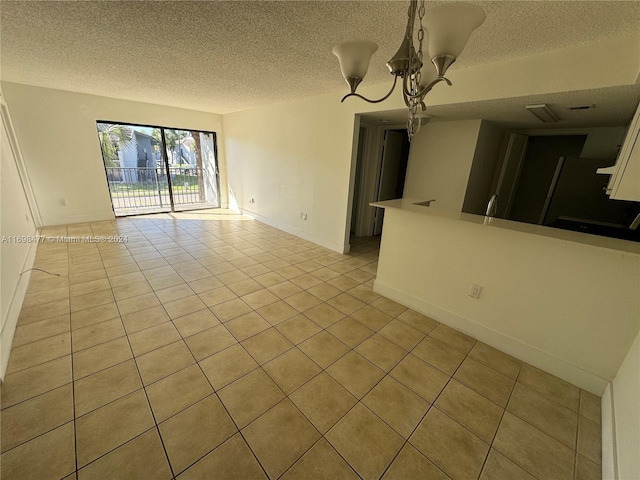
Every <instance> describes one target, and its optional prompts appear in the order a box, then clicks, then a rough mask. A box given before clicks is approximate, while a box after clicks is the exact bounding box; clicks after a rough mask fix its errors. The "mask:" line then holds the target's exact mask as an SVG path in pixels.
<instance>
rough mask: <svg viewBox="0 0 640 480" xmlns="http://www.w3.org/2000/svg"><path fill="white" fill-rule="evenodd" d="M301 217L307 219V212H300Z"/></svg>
mask: <svg viewBox="0 0 640 480" xmlns="http://www.w3.org/2000/svg"><path fill="white" fill-rule="evenodd" d="M300 218H301V219H302V220H306V219H307V214H306V213H304V212H300Z"/></svg>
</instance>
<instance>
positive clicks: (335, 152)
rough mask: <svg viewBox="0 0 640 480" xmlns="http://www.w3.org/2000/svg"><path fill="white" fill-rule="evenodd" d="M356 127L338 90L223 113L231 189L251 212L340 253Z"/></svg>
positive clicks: (231, 194) (239, 201) (270, 222)
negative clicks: (336, 91) (251, 108)
mask: <svg viewBox="0 0 640 480" xmlns="http://www.w3.org/2000/svg"><path fill="white" fill-rule="evenodd" d="M357 131H358V128H357V126H356V125H355V122H354V114H353V110H352V109H351V108H349V106H344V105H341V104H340V97H339V95H324V96H321V97H313V98H308V99H304V100H299V101H295V102H288V103H280V104H275V105H270V106H267V107H262V108H260V109H256V110H250V111H246V112H237V113H232V114H228V115H225V116H224V135H225V141H226V155H227V159H228V178H229V195H230V196H231V197H233V198H235V200H236V201H237V203H238V205H239V206H240V207H241V208H242V209H243V211H245V212H247V213H249V214H250V215H254V216H255V217H256V218H258V219H260V220H263V221H265V222H267V223H269V224H271V225H274V226H276V227H278V228H281V229H283V230H285V231H288V232H292V233H294V234H296V235H299V236H302V237H303V238H308V239H310V240H312V241H314V242H316V243H319V244H321V245H324V246H326V247H328V248H331V249H333V250H336V251H340V252H342V250H343V248H344V243H345V242H344V239H345V229H346V227H347V222H346V218H347V214H348V209H347V205H348V198H349V185H350V183H349V182H350V178H351V167H352V162H351V160H352V155H353V154H354V148H353V145H354V133H357ZM356 145H357V142H356ZM354 167H355V162H354ZM354 170H355V168H354ZM251 199H254V200H255V203H250V201H251ZM349 207H350V204H349ZM301 212H302V213H306V214H307V220H306V221H304V220H302V219H301V218H300V213H301Z"/></svg>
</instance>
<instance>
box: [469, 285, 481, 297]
mask: <svg viewBox="0 0 640 480" xmlns="http://www.w3.org/2000/svg"><path fill="white" fill-rule="evenodd" d="M481 292H482V286H481V285H477V284H475V283H472V284H471V288H470V289H469V296H470V297H471V298H480V293H481Z"/></svg>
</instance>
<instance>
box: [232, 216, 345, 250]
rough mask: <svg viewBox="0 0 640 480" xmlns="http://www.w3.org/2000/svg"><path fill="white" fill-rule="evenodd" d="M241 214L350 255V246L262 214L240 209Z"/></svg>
mask: <svg viewBox="0 0 640 480" xmlns="http://www.w3.org/2000/svg"><path fill="white" fill-rule="evenodd" d="M240 213H242V214H243V215H247V216H248V217H251V218H253V219H254V220H257V221H259V222H260V223H264V224H266V225H269V226H270V227H273V228H277V229H278V230H282V231H283V232H286V233H290V234H291V235H295V236H296V237H299V238H302V239H303V240H307V241H309V242H312V243H315V244H316V245H320V246H321V247H324V248H328V249H329V250H332V251H334V252H338V253H342V254H344V253H349V248H350V245H349V244H348V243H347V244H341V243H334V242H330V241H329V240H325V239H323V238H318V237H316V236H315V235H311V234H309V233H307V232H305V231H304V230H301V229H300V228H296V227H294V226H292V225H287V224H285V223H279V222H275V221H273V220H271V219H270V218H267V217H263V216H262V215H260V214H257V213H255V212H252V211H250V210H246V209H244V208H241V209H240Z"/></svg>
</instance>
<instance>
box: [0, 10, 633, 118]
mask: <svg viewBox="0 0 640 480" xmlns="http://www.w3.org/2000/svg"><path fill="white" fill-rule="evenodd" d="M439 3H441V2H428V7H427V8H428V9H430V8H433V7H434V6H436V5H438V4H439ZM474 3H477V4H478V5H480V6H481V7H482V8H483V9H484V10H485V11H486V13H487V20H486V22H485V24H484V25H483V26H482V27H481V28H480V29H479V30H477V31H476V32H475V33H474V34H473V36H472V38H471V41H470V42H469V45H468V47H467V49H466V50H465V52H464V53H463V54H462V56H461V57H460V59H459V60H458V62H457V63H456V64H455V65H454V66H453V67H452V68H460V67H468V66H472V65H478V64H483V63H491V62H494V61H498V60H505V59H509V58H514V57H522V56H528V55H533V54H538V53H542V52H546V51H552V50H558V49H562V48H566V47H569V46H575V45H582V44H589V43H594V42H597V41H601V40H603V39H607V38H613V37H621V36H627V35H631V34H634V33H635V32H637V31H638V30H639V29H640V2H636V1H630V2H629V1H622V2H615V1H602V2H595V1H594V2H592V1H497V2H474ZM407 5H408V2H402V1H390V2H389V1H318V2H316V1H301V2H294V1H273V2H272V1H248V2H245V1H209V2H187V1H173V2H136V1H128V2H112V1H92V2H51V1H43V2H40V1H26V2H14V1H3V2H2V3H1V4H0V14H1V18H0V22H1V24H0V25H1V30H0V40H1V47H0V49H1V50H0V54H1V64H0V66H1V74H2V80H4V81H10V82H17V83H25V84H30V85H38V86H45V87H51V88H58V89H63V90H71V91H77V92H82V93H91V94H97V95H102V96H108V97H115V98H124V99H130V100H137V101H144V102H149V103H157V104H164V105H172V106H178V107H183V108H191V109H195V110H203V111H210V112H216V113H227V112H232V111H238V110H245V109H249V108H253V107H255V106H257V105H263V104H268V103H272V102H278V101H285V100H292V99H296V98H302V97H308V96H312V95H319V94H323V93H328V92H338V91H344V90H345V88H346V85H345V84H344V83H343V80H342V79H341V77H340V73H339V68H338V62H337V59H336V58H335V57H334V56H333V55H332V54H331V48H332V47H333V46H334V45H335V44H337V43H339V42H340V41H343V40H346V39H351V38H368V39H371V40H373V41H375V42H376V43H378V44H379V45H380V49H379V51H378V53H376V55H374V57H373V59H372V62H371V67H370V72H369V75H368V77H367V78H366V79H365V84H370V85H373V84H378V83H384V82H388V81H389V80H390V77H389V74H388V72H387V70H386V67H385V66H384V63H385V62H386V60H388V59H389V58H390V57H391V56H392V55H393V53H395V50H396V48H397V47H398V45H399V43H400V40H401V38H400V37H401V35H402V33H403V31H404V27H405V23H406V10H407V8H406V7H407ZM427 14H428V13H427Z"/></svg>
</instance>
